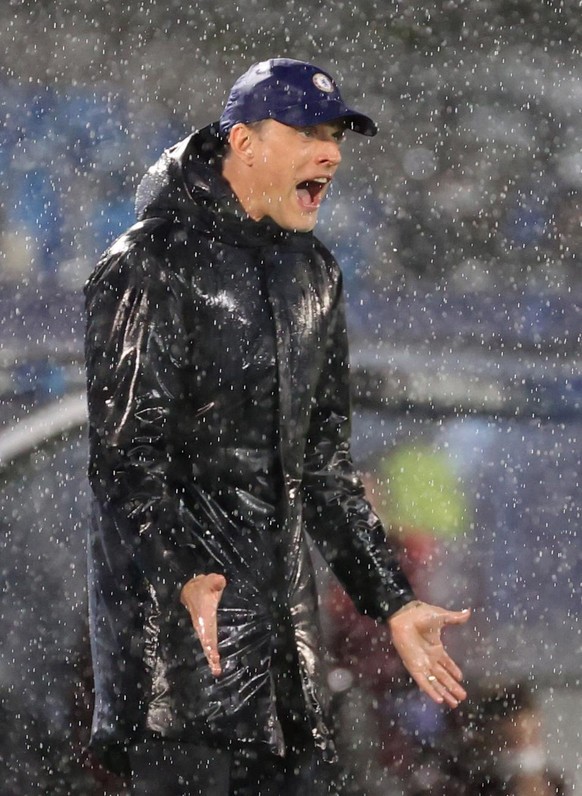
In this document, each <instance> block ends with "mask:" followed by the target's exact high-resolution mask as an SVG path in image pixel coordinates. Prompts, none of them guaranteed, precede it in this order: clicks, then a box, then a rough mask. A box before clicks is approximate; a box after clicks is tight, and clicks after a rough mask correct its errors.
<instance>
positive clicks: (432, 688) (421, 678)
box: [412, 672, 444, 705]
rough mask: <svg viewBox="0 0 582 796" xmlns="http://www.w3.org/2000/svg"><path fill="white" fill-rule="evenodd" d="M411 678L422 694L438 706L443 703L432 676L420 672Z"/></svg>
mask: <svg viewBox="0 0 582 796" xmlns="http://www.w3.org/2000/svg"><path fill="white" fill-rule="evenodd" d="M412 677H413V678H414V680H415V682H416V684H417V686H418V687H419V688H420V690H421V691H424V693H425V694H426V695H427V696H429V697H430V698H431V699H432V700H433V701H434V702H436V703H437V704H438V705H442V703H443V701H444V699H443V695H442V694H441V692H440V691H439V689H438V688H437V680H436V677H435V676H434V675H428V676H427V675H426V674H425V673H424V672H422V673H418V674H416V673H415V674H412ZM433 678H434V679H433Z"/></svg>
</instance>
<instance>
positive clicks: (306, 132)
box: [299, 127, 315, 138]
mask: <svg viewBox="0 0 582 796" xmlns="http://www.w3.org/2000/svg"><path fill="white" fill-rule="evenodd" d="M299 132H300V134H301V135H303V136H305V137H306V138H313V136H314V135H315V130H314V128H313V127H300V128H299Z"/></svg>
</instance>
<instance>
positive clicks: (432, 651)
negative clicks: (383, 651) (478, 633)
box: [388, 600, 471, 708]
mask: <svg viewBox="0 0 582 796" xmlns="http://www.w3.org/2000/svg"><path fill="white" fill-rule="evenodd" d="M470 615H471V611H470V609H468V608H466V609H465V610H463V611H447V610H446V609H445V608H439V607H438V606H436V605H429V604H428V603H423V602H420V601H419V600H415V601H414V602H411V603H408V604H407V605H405V606H404V607H403V608H401V609H400V610H399V611H396V613H394V614H392V616H391V617H389V619H388V625H389V627H390V632H391V635H392V643H393V644H394V647H395V648H396V651H397V652H398V654H399V655H400V657H401V658H402V663H403V664H404V666H405V667H406V668H407V669H408V671H409V673H410V675H411V677H412V678H413V679H414V680H415V681H416V683H417V684H418V686H419V688H420V689H421V690H422V691H424V692H425V694H428V696H429V697H431V698H432V699H434V701H435V702H438V703H439V704H442V703H443V702H446V703H447V704H448V705H449V706H450V707H452V708H456V707H457V705H458V704H459V702H461V700H463V699H465V698H466V696H467V693H466V691H465V689H464V688H463V687H462V686H461V680H462V677H463V675H462V672H461V670H460V669H459V667H458V666H457V665H456V663H455V662H454V661H453V659H452V658H451V657H450V656H449V655H448V653H447V652H446V650H445V648H444V647H443V643H442V639H441V633H442V630H443V628H444V627H445V626H446V625H461V624H464V623H465V622H466V621H467V620H468V619H469V617H470Z"/></svg>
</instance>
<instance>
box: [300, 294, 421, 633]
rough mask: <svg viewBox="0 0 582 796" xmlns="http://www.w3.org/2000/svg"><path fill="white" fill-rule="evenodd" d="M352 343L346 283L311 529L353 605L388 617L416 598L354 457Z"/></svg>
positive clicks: (315, 431) (319, 404)
mask: <svg viewBox="0 0 582 796" xmlns="http://www.w3.org/2000/svg"><path fill="white" fill-rule="evenodd" d="M350 437H351V407H350V386H349V368H348V344H347V335H346V326H345V314H344V306H343V296H342V293H341V283H340V285H339V288H338V293H337V297H336V302H335V306H334V309H333V315H332V320H331V325H330V332H329V335H328V340H327V346H326V356H325V364H324V368H323V372H322V375H321V378H320V382H319V385H318V389H317V394H316V399H315V403H314V407H313V410H312V413H311V421H310V430H309V436H308V440H307V447H306V455H305V462H304V480H303V485H304V487H303V488H304V502H305V508H304V512H305V520H306V524H307V529H308V532H309V533H310V535H311V537H312V538H313V540H314V542H315V543H316V545H317V547H318V549H319V550H320V552H321V553H322V555H323V557H324V558H325V559H326V561H327V562H328V564H329V565H330V566H331V568H332V570H333V571H334V573H335V574H336V576H337V577H338V578H339V580H340V581H341V583H342V584H343V586H344V587H345V589H346V591H347V592H348V594H349V595H350V597H351V599H352V600H353V602H354V604H355V605H356V607H357V608H358V610H360V611H361V612H362V613H365V614H368V615H370V616H372V617H373V618H375V619H378V620H383V619H386V618H387V617H388V616H390V615H391V614H392V613H394V611H396V610H398V608H401V607H402V606H403V605H405V604H406V603H407V602H410V601H411V600H413V599H414V594H413V592H412V589H411V587H410V584H409V583H408V580H407V578H406V576H405V575H404V573H403V572H402V570H401V569H400V566H399V563H398V561H397V558H396V555H395V554H394V551H393V550H392V549H391V548H390V546H389V543H388V540H387V537H386V533H385V530H384V528H383V525H382V522H381V520H380V519H379V517H378V516H377V515H376V514H375V512H374V511H373V509H372V507H371V505H370V503H369V502H368V500H367V499H366V497H365V493H364V487H363V485H362V482H361V480H360V479H359V477H358V476H357V474H356V472H355V469H354V465H353V462H352V458H351V452H350Z"/></svg>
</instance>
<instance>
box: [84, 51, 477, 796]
mask: <svg viewBox="0 0 582 796" xmlns="http://www.w3.org/2000/svg"><path fill="white" fill-rule="evenodd" d="M346 129H352V130H354V131H356V132H359V133H362V134H364V135H374V134H375V132H376V126H375V125H374V123H373V122H372V120H371V119H369V118H368V117H367V116H364V115H363V114H361V113H359V112H357V111H354V110H352V109H350V108H349V107H347V106H346V105H345V103H344V102H343V99H342V98H341V96H340V93H339V91H338V89H337V87H336V85H335V83H334V81H333V79H332V78H331V77H330V75H328V74H327V73H326V72H325V71H324V70H322V69H319V68H317V67H315V66H312V65H310V64H306V63H303V62H300V61H294V60H290V59H285V58H279V59H272V60H270V61H266V62H264V63H260V64H256V65H255V66H253V67H251V69H250V70H249V71H248V72H247V73H246V74H245V75H243V76H242V77H241V78H240V79H239V80H238V81H237V82H236V83H235V85H234V86H233V88H232V90H231V93H230V96H229V99H228V102H227V104H226V107H225V109H224V112H223V114H222V116H221V119H220V121H219V122H217V123H215V124H212V125H209V126H208V127H206V128H204V129H202V130H200V131H199V132H197V133H196V134H194V135H193V136H190V137H189V138H187V139H186V140H185V141H183V142H182V143H180V144H178V145H177V146H175V147H174V148H173V149H170V150H169V151H168V152H166V153H164V155H163V156H162V158H161V159H160V161H159V162H158V163H157V164H156V165H155V166H154V167H153V168H152V169H151V170H150V172H149V173H148V175H147V176H146V178H145V179H144V181H143V182H142V184H141V185H140V188H139V190H138V213H139V219H140V220H139V222H138V223H137V224H136V225H135V226H134V227H132V228H131V229H130V230H129V231H128V232H127V233H126V234H125V235H124V236H122V237H121V238H120V239H119V240H117V241H116V242H115V243H114V244H113V246H112V247H111V248H110V249H109V251H108V252H107V253H106V254H105V256H104V257H103V258H102V260H101V261H100V263H99V265H98V267H97V269H96V271H95V272H94V274H93V275H92V277H91V279H90V280H89V282H88V284H87V288H86V296H87V310H88V328H87V348H86V354H87V373H88V391H89V411H90V446H91V461H90V479H91V483H92V487H93V490H94V492H95V496H96V501H95V518H94V524H93V530H92V533H91V538H90V546H89V578H90V587H89V594H90V597H89V599H90V614H91V637H92V648H93V660H94V671H95V691H96V704H95V714H94V722H93V731H92V745H93V747H94V748H96V749H99V750H101V751H102V752H103V754H104V755H105V757H106V758H107V759H108V760H109V763H110V765H117V767H118V768H121V767H123V766H124V765H125V766H126V770H127V758H128V757H129V769H130V770H131V777H132V788H133V792H134V793H136V794H146V793H147V794H149V793H156V794H162V793H163V794H182V793H184V794H186V793H188V794H193V793H204V794H211V795H213V794H216V796H219V795H222V796H228V794H231V796H234V795H235V794H236V796H242V794H260V796H266V794H277V796H279V795H280V794H297V793H300V792H301V793H303V794H306V795H307V794H313V796H316V795H317V796H319V794H328V793H329V794H331V793H335V792H336V791H335V790H333V786H332V785H331V779H332V775H331V770H332V766H331V762H332V761H333V759H334V748H333V741H332V739H331V737H330V731H329V724H328V721H327V692H326V685H325V675H324V672H323V671H322V663H321V651H320V633H319V626H318V621H317V595H316V591H315V583H314V573H313V568H312V564H311V561H310V557H309V552H308V547H307V540H306V537H307V535H308V534H309V535H310V536H311V538H312V539H313V541H314V543H315V544H316V545H317V546H318V548H319V550H320V551H321V553H322V554H323V556H324V558H325V559H326V560H327V562H328V563H329V564H330V566H331V567H332V569H333V570H334V572H335V573H336V574H337V576H338V577H339V579H340V580H341V581H342V582H343V584H344V585H345V587H346V589H347V590H348V592H349V594H350V596H351V598H352V599H353V600H354V602H355V604H356V605H357V607H358V608H359V609H360V610H361V611H362V612H364V613H367V614H369V615H371V616H373V617H375V618H376V619H377V620H378V621H388V622H389V624H390V627H391V631H392V637H393V641H394V644H395V645H396V647H397V649H398V651H399V653H400V655H401V657H402V659H403V661H404V663H405V665H406V666H407V667H408V670H409V671H410V673H411V675H412V676H413V677H414V678H415V680H416V681H417V682H418V684H419V685H420V687H421V688H422V689H423V690H424V691H425V692H426V693H427V694H428V695H429V696H431V697H432V698H433V699H435V700H436V701H438V702H446V703H447V704H449V705H451V706H455V705H456V704H457V703H458V701H459V700H461V699H463V698H464V696H465V692H464V690H463V688H462V687H461V685H460V682H459V681H460V678H461V673H460V671H459V669H458V668H457V666H456V665H455V664H454V662H453V661H452V660H451V659H450V658H449V656H448V655H447V654H446V652H445V651H444V649H443V646H442V644H441V642H440V631H441V629H442V627H443V625H445V624H449V623H461V622H464V621H466V619H467V618H468V612H450V611H445V610H444V609H440V608H436V607H434V606H427V605H425V604H423V603H420V602H419V601H415V600H414V596H413V594H412V591H411V589H410V586H409V584H408V582H407V580H406V578H405V577H404V575H403V574H402V572H401V571H400V569H399V567H398V564H397V562H396V560H395V557H394V555H393V553H392V551H391V550H390V549H389V547H388V546H387V543H386V538H385V534H384V531H383V529H382V526H381V524H380V521H379V520H378V518H377V517H376V515H375V514H374V513H373V511H372V510H371V508H370V505H369V504H368V502H367V501H366V499H365V497H364V491H363V488H362V485H361V482H360V481H359V479H358V478H357V476H356V475H355V473H354V469H353V465H352V461H351V457H350V448H349V427H350V415H349V386H348V372H347V345H346V337H345V325H344V314H343V300H342V291H341V277H340V273H339V270H338V267H337V264H336V262H335V261H334V259H333V257H332V256H331V254H330V253H329V252H328V251H327V250H326V249H325V248H324V247H323V246H322V245H321V243H319V241H318V240H317V239H316V238H315V237H314V236H313V235H312V230H313V228H314V226H315V223H316V219H317V213H318V210H319V207H320V205H321V201H322V199H323V197H324V195H325V193H326V191H327V189H328V188H329V185H330V182H331V180H332V179H333V177H334V174H335V172H336V170H337V168H338V166H339V164H340V161H341V142H342V139H343V136H344V131H345V130H346ZM363 652H364V654H366V653H365V651H363Z"/></svg>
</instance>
